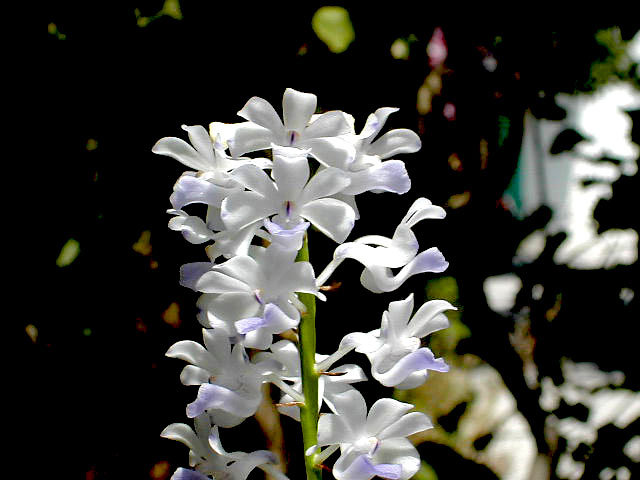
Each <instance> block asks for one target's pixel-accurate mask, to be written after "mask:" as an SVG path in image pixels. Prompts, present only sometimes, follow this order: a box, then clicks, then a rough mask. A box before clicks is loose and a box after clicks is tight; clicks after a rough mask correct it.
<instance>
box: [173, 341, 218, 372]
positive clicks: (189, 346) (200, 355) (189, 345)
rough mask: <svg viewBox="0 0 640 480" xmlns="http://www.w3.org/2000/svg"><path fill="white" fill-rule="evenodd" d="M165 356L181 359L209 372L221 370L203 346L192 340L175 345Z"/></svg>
mask: <svg viewBox="0 0 640 480" xmlns="http://www.w3.org/2000/svg"><path fill="white" fill-rule="evenodd" d="M165 355H166V356H167V357H170V358H179V359H181V360H184V361H186V362H189V363H191V364H193V365H196V366H198V367H201V368H204V369H205V370H207V371H209V372H217V371H218V369H219V365H218V364H217V363H216V361H215V358H214V357H213V356H212V355H211V354H210V353H209V352H208V351H207V350H206V349H205V348H204V347H203V346H202V345H200V344H199V343H197V342H194V341H191V340H181V341H180V342H176V343H174V344H173V345H172V346H171V347H169V350H167V353H165Z"/></svg>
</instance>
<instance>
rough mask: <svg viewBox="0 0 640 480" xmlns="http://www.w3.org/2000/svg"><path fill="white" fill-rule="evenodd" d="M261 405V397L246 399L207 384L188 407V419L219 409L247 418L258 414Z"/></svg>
mask: <svg viewBox="0 0 640 480" xmlns="http://www.w3.org/2000/svg"><path fill="white" fill-rule="evenodd" d="M259 404H260V398H259V396H258V397H253V398H245V397H243V396H241V395H239V394H238V393H236V392H234V391H232V390H229V389H228V388H225V387H222V386H220V385H215V384H212V383H205V384H203V385H201V386H200V388H199V389H198V396H197V398H196V400H195V401H194V402H192V403H190V404H189V405H187V417H189V418H194V417H197V416H198V415H200V414H202V413H203V412H204V411H205V410H209V409H218V410H224V411H225V412H229V413H231V414H233V415H237V416H239V417H245V418H247V417H250V416H251V415H253V414H254V413H255V412H256V410H257V408H258V405H259Z"/></svg>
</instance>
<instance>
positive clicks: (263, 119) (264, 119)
mask: <svg viewBox="0 0 640 480" xmlns="http://www.w3.org/2000/svg"><path fill="white" fill-rule="evenodd" d="M238 115H239V116H241V117H242V118H244V119H246V120H249V121H250V122H253V123H255V124H257V125H260V126H261V127H264V128H266V129H268V130H271V132H273V133H274V134H276V135H278V134H283V132H284V127H283V125H282V120H280V117H279V116H278V114H277V113H276V111H275V110H274V108H273V107H272V106H271V104H270V103H269V102H267V101H266V100H265V99H263V98H260V97H252V98H250V99H249V101H248V102H247V103H246V104H245V106H244V107H243V108H242V110H240V111H239V112H238ZM236 133H237V132H236Z"/></svg>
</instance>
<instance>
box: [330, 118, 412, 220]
mask: <svg viewBox="0 0 640 480" xmlns="http://www.w3.org/2000/svg"><path fill="white" fill-rule="evenodd" d="M398 110H399V109H397V108H389V107H384V108H379V109H378V110H376V111H375V113H372V114H371V115H369V117H368V118H367V121H366V123H365V126H364V128H363V129H362V132H361V133H360V134H359V135H356V134H353V133H352V134H347V135H344V136H343V137H342V138H345V139H346V140H347V141H349V143H351V144H352V145H353V146H354V148H355V152H356V155H355V158H354V160H353V162H350V163H347V164H340V163H326V165H328V166H331V167H335V168H340V169H342V170H344V172H345V175H346V176H347V178H349V180H351V183H350V184H349V186H348V187H346V188H345V189H344V190H343V191H342V192H340V193H339V194H337V195H336V198H338V199H340V200H343V201H345V202H346V203H348V204H349V205H351V206H352V207H353V209H354V210H355V212H356V215H357V217H358V218H359V214H358V208H357V206H356V201H355V196H356V195H359V194H361V193H364V192H374V193H381V192H393V193H397V194H403V193H406V192H408V191H409V189H410V188H411V180H410V178H409V175H408V174H407V170H406V168H405V166H404V162H402V161H401V160H386V159H388V158H390V157H392V156H394V155H397V154H399V153H413V152H417V151H418V150H420V148H421V147H422V143H421V141H420V137H418V135H417V134H416V133H415V132H413V131H411V130H408V129H406V128H399V129H394V130H390V131H388V132H387V133H385V134H384V135H382V136H381V137H379V138H377V139H376V137H377V136H378V134H379V133H380V131H381V130H382V128H383V127H384V124H385V123H386V121H387V118H388V116H389V115H391V114H392V113H394V112H397V111H398ZM345 115H346V114H345ZM346 117H347V119H348V120H349V122H350V123H353V118H352V117H350V116H349V115H346ZM383 160H386V161H383Z"/></svg>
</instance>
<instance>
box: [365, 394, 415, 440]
mask: <svg viewBox="0 0 640 480" xmlns="http://www.w3.org/2000/svg"><path fill="white" fill-rule="evenodd" d="M412 408H413V405H411V404H410V403H404V402H399V401H398V400H394V399H393V398H381V399H380V400H378V401H376V402H375V403H374V404H373V405H372V406H371V409H370V410H369V415H368V416H367V425H366V433H367V434H368V435H370V436H377V435H378V434H379V433H380V432H382V431H383V430H384V429H385V428H387V427H389V426H390V425H392V424H394V423H395V422H397V421H398V420H399V419H400V418H401V417H402V416H403V415H405V414H406V413H407V412H408V411H409V410H411V409H412Z"/></svg>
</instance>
